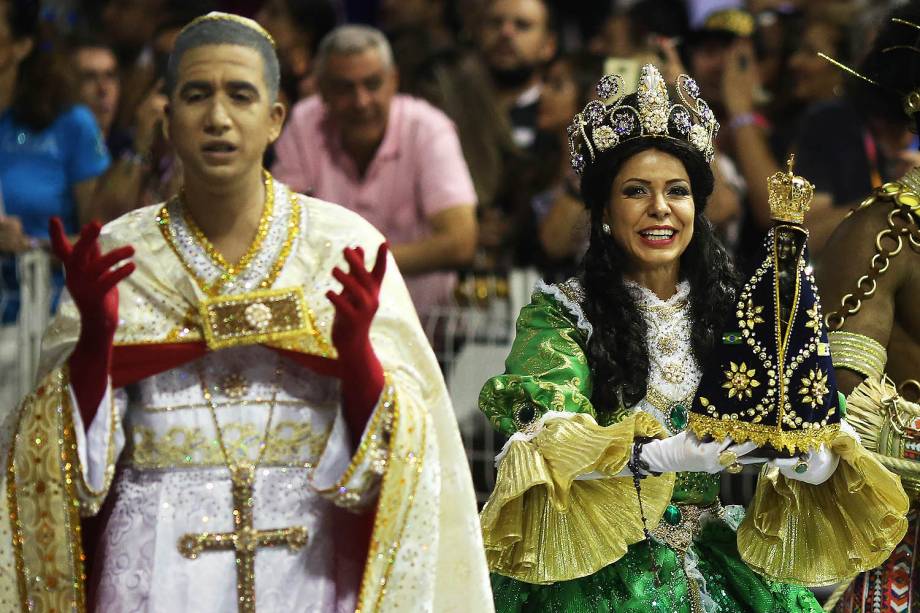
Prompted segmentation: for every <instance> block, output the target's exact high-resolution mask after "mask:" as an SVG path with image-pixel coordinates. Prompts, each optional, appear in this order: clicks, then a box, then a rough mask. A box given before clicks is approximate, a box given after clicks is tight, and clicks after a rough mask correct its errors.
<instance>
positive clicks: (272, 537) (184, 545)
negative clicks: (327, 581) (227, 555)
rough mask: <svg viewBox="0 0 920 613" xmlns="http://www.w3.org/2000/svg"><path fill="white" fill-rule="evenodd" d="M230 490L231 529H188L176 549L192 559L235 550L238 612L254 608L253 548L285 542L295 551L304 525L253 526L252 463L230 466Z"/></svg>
mask: <svg viewBox="0 0 920 613" xmlns="http://www.w3.org/2000/svg"><path fill="white" fill-rule="evenodd" d="M230 480H231V482H232V490H231V491H232V494H233V527H234V529H233V531H232V532H201V533H198V534H194V533H189V534H186V535H184V536H182V538H180V539H179V552H180V553H181V554H182V555H183V556H185V557H186V558H188V559H190V560H194V559H195V558H197V557H198V555H199V554H200V553H201V552H202V551H233V552H234V553H235V554H236V595H237V603H238V610H239V612H240V613H255V610H256V577H255V562H256V550H257V549H258V548H259V547H278V546H281V545H287V546H288V547H289V548H290V549H291V550H292V551H297V550H298V549H301V548H302V547H303V546H304V545H306V544H307V529H306V528H305V527H304V526H292V527H290V528H276V529H274V530H256V529H255V526H254V522H253V516H252V506H253V500H254V496H253V493H254V490H255V487H254V486H255V466H253V465H252V464H248V463H244V464H238V465H236V466H233V467H232V468H231V469H230Z"/></svg>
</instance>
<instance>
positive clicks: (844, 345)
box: [827, 330, 888, 379]
mask: <svg viewBox="0 0 920 613" xmlns="http://www.w3.org/2000/svg"><path fill="white" fill-rule="evenodd" d="M827 336H828V340H829V341H830V344H831V360H832V361H833V363H834V367H835V368H847V369H849V370H852V371H854V372H857V373H859V374H861V375H865V376H866V377H869V378H872V379H879V378H881V376H882V373H884V372H885V363H886V362H887V361H888V352H887V351H886V350H885V347H883V346H882V344H881V343H879V342H878V341H876V340H875V339H874V338H870V337H868V336H866V335H864V334H858V333H856V332H846V331H843V330H834V331H832V332H830V333H828V335H827Z"/></svg>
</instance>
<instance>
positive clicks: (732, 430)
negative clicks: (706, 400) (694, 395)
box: [687, 413, 840, 453]
mask: <svg viewBox="0 0 920 613" xmlns="http://www.w3.org/2000/svg"><path fill="white" fill-rule="evenodd" d="M687 428H688V429H690V430H692V431H693V433H694V434H696V436H697V437H698V438H703V437H705V436H711V437H713V438H715V439H717V440H722V439H725V438H727V437H731V439H732V440H733V441H734V442H736V443H745V442H747V441H752V442H754V443H756V444H757V445H766V444H767V443H769V444H771V445H773V446H774V447H775V448H777V449H783V448H785V449H788V450H789V451H790V452H792V453H798V452H804V451H807V450H808V448H809V447H815V448H817V447H818V446H820V445H829V444H830V443H831V442H832V441H833V440H834V439H835V438H836V437H837V435H838V434H839V432H840V426H839V424H830V425H827V426H821V427H820V428H810V429H808V430H781V429H780V428H778V427H777V426H765V425H762V424H752V423H748V422H745V421H739V420H737V419H716V418H714V417H708V416H706V415H700V414H699V413H690V419H689V424H688V425H687Z"/></svg>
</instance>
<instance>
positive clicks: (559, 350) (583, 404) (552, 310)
mask: <svg viewBox="0 0 920 613" xmlns="http://www.w3.org/2000/svg"><path fill="white" fill-rule="evenodd" d="M587 342H588V336H587V333H586V332H584V331H583V330H582V329H580V328H578V326H577V325H576V323H575V317H574V316H573V315H572V314H570V313H569V312H568V311H567V310H566V308H565V306H563V305H562V304H560V303H559V302H558V301H557V300H556V299H555V298H554V297H552V296H549V295H547V294H544V293H543V292H541V291H535V292H534V294H533V297H532V298H531V302H530V304H528V305H527V306H525V307H524V308H523V309H521V312H520V314H519V315H518V319H517V333H516V335H515V338H514V344H513V345H512V348H511V353H509V355H508V358H507V359H506V360H505V374H502V375H498V376H496V377H492V378H491V379H489V380H488V381H487V382H486V384H485V386H484V387H483V388H482V391H481V392H480V394H479V409H480V410H481V411H482V412H483V413H484V414H485V416H486V417H487V418H488V419H489V421H490V422H491V423H492V426H493V427H494V428H495V429H496V430H499V431H500V432H502V433H503V434H506V435H511V434H513V433H514V432H516V431H518V430H521V429H523V428H524V427H525V426H527V425H528V424H530V423H532V422H534V421H535V420H537V419H539V418H540V416H541V415H543V414H544V413H546V412H547V411H568V412H571V413H588V414H590V415H591V416H592V417H595V418H596V417H597V416H596V415H595V412H594V408H593V407H592V406H591V401H590V400H589V398H590V397H591V369H590V367H589V366H588V360H587V357H586V355H585V352H586V347H587Z"/></svg>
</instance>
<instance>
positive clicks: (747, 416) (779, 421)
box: [689, 224, 841, 455]
mask: <svg viewBox="0 0 920 613" xmlns="http://www.w3.org/2000/svg"><path fill="white" fill-rule="evenodd" d="M806 237H807V231H805V230H804V229H803V228H801V227H800V226H798V225H792V224H780V225H777V226H775V227H774V228H773V229H771V230H770V232H769V233H768V235H767V237H766V239H765V240H764V244H763V248H762V252H761V254H762V257H761V258H760V261H761V264H760V267H759V268H758V269H757V271H756V272H755V273H754V275H753V276H752V277H751V278H750V279H749V280H748V282H747V284H746V285H745V286H744V288H743V290H742V292H741V294H740V296H739V299H738V303H737V310H736V313H735V318H734V326H730V327H729V328H727V329H726V330H724V331H723V333H722V334H721V335H720V337H719V338H720V341H717V346H716V348H715V349H714V351H713V352H712V355H711V356H710V358H709V359H708V360H707V361H706V363H705V364H704V367H703V379H702V381H701V382H700V385H699V388H698V390H697V396H696V398H695V399H694V401H693V406H692V409H691V413H690V418H689V428H690V429H691V430H692V431H693V432H694V433H695V434H696V435H697V436H699V437H701V438H702V437H704V436H712V437H714V438H716V439H722V438H725V437H727V436H729V437H731V438H732V439H733V440H735V441H736V442H744V441H753V442H755V443H757V444H758V445H761V446H766V447H768V448H769V447H772V448H774V449H775V450H776V451H781V450H783V449H785V450H787V452H789V453H792V454H795V453H801V452H805V451H807V449H808V447H817V446H818V445H819V444H822V443H824V444H828V443H830V442H831V441H832V440H833V439H834V437H835V436H836V435H837V432H838V430H839V424H840V417H841V415H840V412H841V411H840V408H839V406H838V397H837V384H836V380H835V378H834V369H833V364H832V363H831V357H830V351H829V346H828V340H827V330H826V328H825V325H824V318H823V315H822V313H821V304H820V301H819V299H818V294H817V291H816V289H815V280H814V276H813V275H812V268H811V266H810V265H809V263H808V251H807V247H805V239H806ZM777 271H779V274H777ZM755 453H757V452H755ZM766 455H769V452H768V453H767V454H766ZM784 455H785V454H784Z"/></svg>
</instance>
